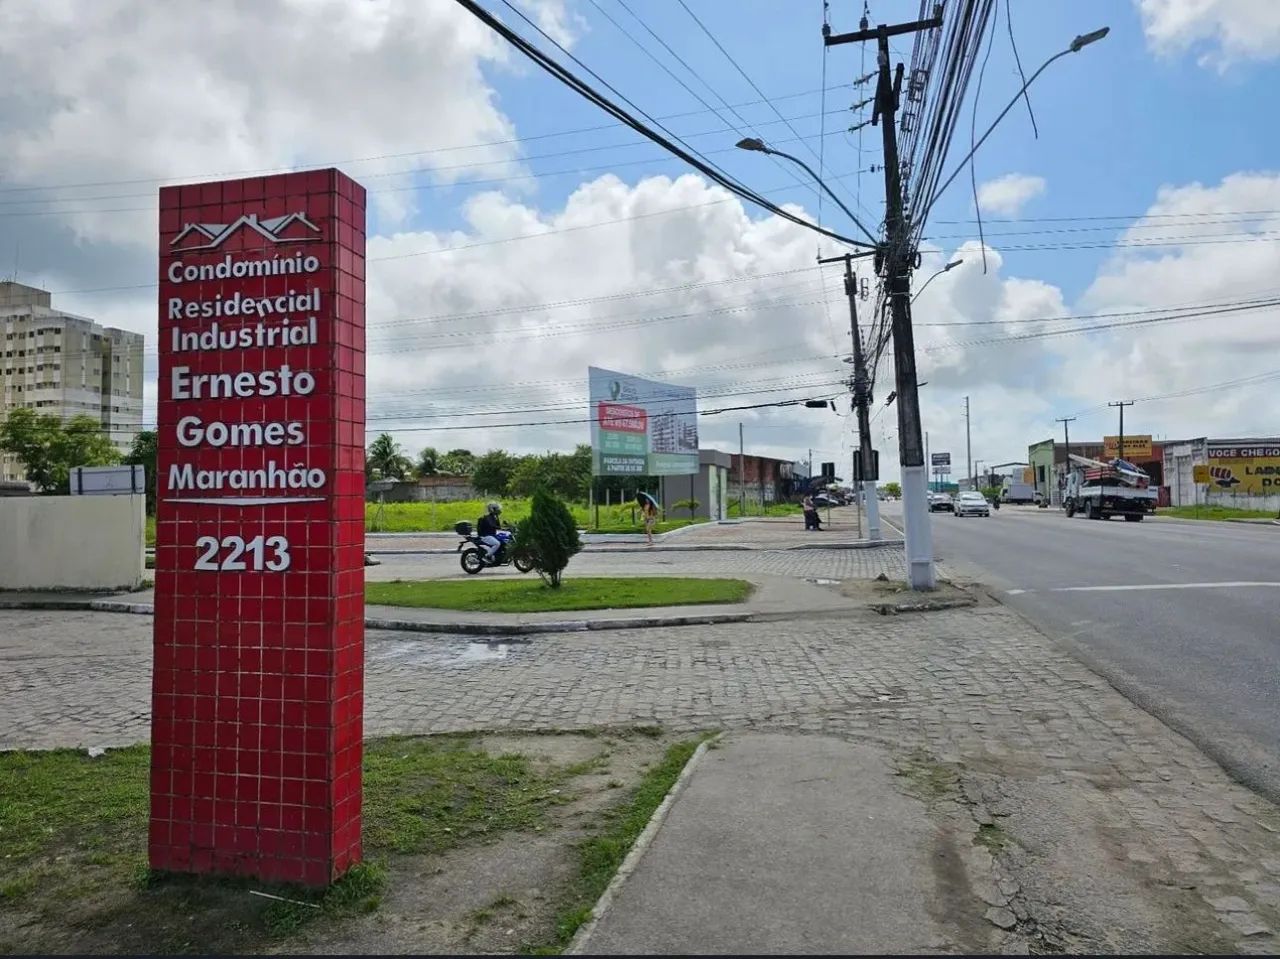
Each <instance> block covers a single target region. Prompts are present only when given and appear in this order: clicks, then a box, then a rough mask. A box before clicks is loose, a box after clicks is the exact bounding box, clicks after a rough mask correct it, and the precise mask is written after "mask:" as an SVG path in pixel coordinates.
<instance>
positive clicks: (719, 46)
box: [676, 0, 822, 164]
mask: <svg viewBox="0 0 1280 959" xmlns="http://www.w3.org/2000/svg"><path fill="white" fill-rule="evenodd" d="M676 2H677V3H679V4H680V6H681V7H683V8H684V12H685V13H687V14H689V16H690V17H691V18H692V20H693V22H694V23H696V24H697V25H698V27H699V29H701V30H702V32H703V33H704V34H706V35H707V38H708V39H709V40H710V41H711V42H712V43H714V44H715V46H716V49H717V50H719V51H720V52H721V53H722V54H724V57H725V59H726V60H728V61H729V62H730V63H731V64H733V68H734V69H735V70H737V71H738V73H739V74H740V75H741V76H742V79H744V80H746V81H747V83H748V84H750V85H751V89H752V90H754V91H755V92H756V94H757V95H758V96H760V97H762V98H764V101H765V103H767V104H768V105H769V109H771V110H772V111H773V112H774V113H775V114H776V115H777V117H778V119H779V120H782V121H783V122H784V123H786V125H787V129H788V130H790V131H791V134H792V135H793V136H795V137H799V136H800V133H799V131H797V130H796V128H795V127H794V126H792V125H791V121H790V120H787V119H786V118H785V117H784V116H783V115H782V113H781V112H780V111H779V110H778V108H777V107H776V106H774V104H773V103H772V101H770V100H769V99H768V98H767V97H765V95H764V91H763V90H761V89H760V87H759V86H757V85H756V82H755V81H754V80H752V79H751V76H750V74H748V73H747V71H746V70H744V69H742V65H741V64H740V63H738V61H737V60H735V59H734V58H733V55H732V54H731V53H729V51H728V50H726V49H725V48H724V44H722V43H721V42H720V41H719V39H717V37H716V35H715V34H714V33H712V32H711V31H710V30H708V29H707V25H706V24H705V23H703V22H702V21H701V20H700V19H698V15H697V14H696V13H694V12H693V11H692V10H690V9H689V5H688V4H687V3H685V2H684V0H676ZM804 147H805V149H807V150H808V151H809V153H810V155H812V157H813V158H814V159H815V160H818V162H819V164H821V162H822V161H821V158H820V157H819V156H818V154H817V152H816V151H815V150H814V149H813V147H811V146H810V145H809V144H808V143H805V144H804Z"/></svg>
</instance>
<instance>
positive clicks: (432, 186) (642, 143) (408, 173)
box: [0, 110, 841, 216]
mask: <svg viewBox="0 0 1280 959" xmlns="http://www.w3.org/2000/svg"><path fill="white" fill-rule="evenodd" d="M830 112H832V113H838V112H841V111H838V110H832V111H830ZM819 116H820V115H819V114H818V113H804V114H799V115H797V116H795V117H792V118H791V119H794V120H814V119H818V118H819ZM781 122H782V121H779V120H765V121H763V122H762V123H761V124H760V126H777V125H778V124H779V123H781ZM734 132H738V133H741V131H740V130H739V129H738V128H737V127H735V126H733V125H727V126H724V127H719V128H717V129H714V130H699V131H698V132H696V133H686V134H684V135H683V137H682V141H683V140H687V139H690V138H693V137H707V136H719V135H721V134H724V133H734ZM820 136H821V134H817V135H811V136H808V137H799V138H798V139H801V140H812V139H818V138H819V137H820ZM794 139H797V138H792V137H788V138H785V139H782V140H778V141H776V142H778V143H790V142H792V141H793V140H794ZM650 146H653V144H652V143H650V142H649V141H647V140H629V141H627V142H625V143H605V144H596V145H595V146H587V147H575V148H574V149H572V150H557V151H555V152H552V153H535V154H531V155H528V156H522V157H518V158H515V159H502V160H475V161H472V162H469V163H454V164H450V165H448V166H435V167H416V168H414V169H411V170H391V171H385V172H382V173H366V174H362V175H361V177H360V179H361V182H362V183H367V182H368V181H370V180H381V179H387V178H390V177H412V176H421V175H424V174H434V175H438V174H441V173H450V172H452V171H454V170H470V169H475V168H476V167H485V166H510V165H511V164H512V163H515V162H521V163H525V162H528V161H531V160H550V159H556V158H558V157H566V156H579V155H581V154H584V153H602V152H604V151H606V150H625V149H628V148H630V147H650ZM733 152H735V150H734V148H733V147H725V148H722V149H717V150H708V151H706V153H705V154H701V153H700V154H699V156H704V157H705V156H707V155H720V154H726V153H733ZM668 161H669V158H668V157H662V156H659V157H653V158H645V159H639V160H621V161H616V162H614V163H610V164H603V165H599V166H590V167H583V166H580V165H579V166H575V167H571V168H568V169H564V170H543V171H530V172H528V173H512V174H509V175H506V176H498V177H486V178H484V179H477V180H446V181H443V182H439V183H426V184H423V183H414V184H409V185H407V186H390V187H382V188H381V189H372V190H369V191H368V192H369V194H370V195H371V196H381V195H385V194H389V193H419V192H426V191H429V190H449V189H455V188H458V187H467V186H487V185H489V184H493V183H509V182H513V181H517V180H532V179H541V178H544V177H553V176H563V175H569V174H576V173H585V172H591V171H593V170H603V169H613V168H615V167H624V166H642V165H644V164H650V163H662V162H668ZM779 166H780V168H782V167H781V165H779ZM782 169H784V170H785V172H787V173H788V175H790V173H791V171H790V170H786V168H782ZM792 179H793V181H794V182H795V183H796V184H797V185H799V186H801V187H803V188H804V189H806V190H807V189H809V186H808V185H807V184H804V183H802V182H801V181H800V180H799V179H798V178H795V177H792ZM155 196H156V193H155V191H154V190H148V191H146V192H144V193H109V194H98V195H95V196H70V197H20V198H16V199H7V200H0V215H9V216H23V215H35V214H40V213H64V212H90V213H96V212H99V211H98V210H96V209H93V208H85V210H83V211H76V210H72V211H63V210H47V211H45V210H33V211H12V210H6V209H3V208H7V207H13V206H29V205H31V204H33V203H99V202H106V201H108V200H138V199H153V198H154V197H155ZM129 209H130V210H132V209H135V208H132V207H131V208H129ZM136 209H138V210H142V209H154V207H145V208H143V207H138V208H136Z"/></svg>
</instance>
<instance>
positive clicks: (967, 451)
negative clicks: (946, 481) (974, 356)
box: [964, 396, 978, 489]
mask: <svg viewBox="0 0 1280 959" xmlns="http://www.w3.org/2000/svg"><path fill="white" fill-rule="evenodd" d="M964 458H965V465H964V468H965V473H966V474H968V476H969V479H971V480H973V488H974V489H977V488H978V477H977V475H976V474H975V473H974V472H973V441H972V440H971V439H970V438H969V397H967V396H966V397H965V398H964Z"/></svg>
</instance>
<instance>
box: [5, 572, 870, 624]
mask: <svg viewBox="0 0 1280 959" xmlns="http://www.w3.org/2000/svg"><path fill="white" fill-rule="evenodd" d="M746 578H748V579H749V580H750V582H751V583H752V584H753V585H754V586H755V590H754V592H753V593H752V594H751V596H750V597H748V599H747V600H746V601H745V602H742V603H724V604H714V603H712V604H704V605H696V606H653V607H640V608H630V609H626V608H624V609H591V610H566V611H556V612H537V613H489V612H483V611H480V612H470V611H463V610H451V609H429V608H414V607H407V606H376V605H366V606H365V625H366V626H367V627H368V628H370V629H390V630H401V631H405V632H434V633H458V634H470V635H519V634H531V633H547V632H575V631H578V630H593V629H639V628H645V627H658V626H685V625H703V624H715V623H734V622H752V621H770V620H787V619H800V618H804V617H814V616H824V615H840V614H842V613H847V612H849V611H850V610H852V609H854V608H857V607H858V604H857V602H856V601H854V600H851V599H849V598H847V597H845V596H842V595H841V594H840V593H839V592H838V591H837V590H834V589H827V588H825V587H823V586H819V585H816V584H813V583H808V582H804V581H803V580H797V579H794V578H791V577H787V576H767V575H753V576H750V577H746ZM154 603H155V592H154V590H139V591H137V592H131V593H100V594H89V595H86V594H83V593H67V592H40V591H27V592H6V593H0V609H33V610H35V609H44V610H58V609H65V610H93V611H97V612H112V613H135V614H141V615H148V614H150V613H151V612H152V608H153V605H154Z"/></svg>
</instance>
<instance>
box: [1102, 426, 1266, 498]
mask: <svg viewBox="0 0 1280 959" xmlns="http://www.w3.org/2000/svg"><path fill="white" fill-rule="evenodd" d="M1126 440H1127V437H1126ZM1126 445H1128V443H1127V442H1126ZM1208 453H1209V488H1210V489H1215V490H1219V491H1221V492H1231V493H1258V494H1262V495H1266V494H1269V493H1280V446H1274V445H1265V444H1264V445H1260V446H1226V445H1215V444H1212V443H1211V444H1209V449H1208Z"/></svg>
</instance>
